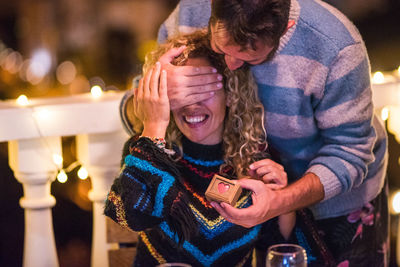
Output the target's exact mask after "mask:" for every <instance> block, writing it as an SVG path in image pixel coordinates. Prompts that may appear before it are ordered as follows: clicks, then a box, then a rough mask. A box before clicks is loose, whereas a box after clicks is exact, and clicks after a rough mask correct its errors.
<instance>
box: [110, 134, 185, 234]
mask: <svg viewBox="0 0 400 267" xmlns="http://www.w3.org/2000/svg"><path fill="white" fill-rule="evenodd" d="M163 153H164V152H163V151H162V150H161V149H159V148H158V147H156V146H155V145H154V144H153V143H152V141H150V140H148V139H147V138H140V139H138V140H137V141H133V142H132V144H131V145H130V153H129V154H128V155H127V156H126V157H124V163H123V167H122V169H121V171H120V174H119V175H118V177H117V178H116V179H115V180H114V183H113V185H112V187H111V191H110V192H109V194H108V196H107V200H106V203H105V209H104V213H105V215H106V216H109V217H111V218H112V219H113V220H114V221H116V222H117V223H119V224H120V225H121V226H123V227H127V228H130V229H132V230H135V231H140V230H144V229H147V228H151V227H154V226H156V225H158V224H159V223H161V221H163V220H165V219H166V218H167V217H168V216H169V215H170V212H171V208H172V206H173V202H174V200H176V199H177V196H178V194H179V188H178V186H177V183H176V179H175V177H174V174H172V173H174V171H170V170H172V167H171V162H170V160H168V159H169V158H168V156H167V155H166V154H165V153H164V154H163ZM163 159H165V161H164V160H163Z"/></svg>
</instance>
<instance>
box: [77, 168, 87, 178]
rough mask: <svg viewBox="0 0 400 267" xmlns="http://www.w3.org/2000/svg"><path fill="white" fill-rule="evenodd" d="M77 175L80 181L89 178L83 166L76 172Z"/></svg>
mask: <svg viewBox="0 0 400 267" xmlns="http://www.w3.org/2000/svg"><path fill="white" fill-rule="evenodd" d="M77 174H78V177H79V179H81V180H85V179H87V178H88V176H89V173H88V171H87V170H86V168H85V167H83V166H82V167H81V168H80V169H79V170H78V173H77Z"/></svg>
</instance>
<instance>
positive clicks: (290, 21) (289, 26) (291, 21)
mask: <svg viewBox="0 0 400 267" xmlns="http://www.w3.org/2000/svg"><path fill="white" fill-rule="evenodd" d="M295 24H296V21H294V20H292V19H291V20H289V21H288V24H287V27H286V30H285V32H284V33H283V34H285V33H286V32H287V31H288V30H289V29H290V28H292V27H293V26H294V25H295Z"/></svg>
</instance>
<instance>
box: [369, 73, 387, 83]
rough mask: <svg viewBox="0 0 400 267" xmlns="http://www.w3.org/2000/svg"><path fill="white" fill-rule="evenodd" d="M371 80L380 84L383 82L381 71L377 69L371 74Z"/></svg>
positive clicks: (383, 76)
mask: <svg viewBox="0 0 400 267" xmlns="http://www.w3.org/2000/svg"><path fill="white" fill-rule="evenodd" d="M372 82H373V83H375V84H381V83H384V82H385V75H383V73H382V72H380V71H377V72H375V73H374V75H373V76H372Z"/></svg>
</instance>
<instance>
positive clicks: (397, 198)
mask: <svg viewBox="0 0 400 267" xmlns="http://www.w3.org/2000/svg"><path fill="white" fill-rule="evenodd" d="M392 208H393V211H394V212H395V213H400V191H398V192H396V193H395V194H394V196H393V199H392Z"/></svg>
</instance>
